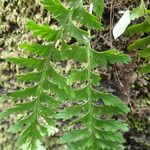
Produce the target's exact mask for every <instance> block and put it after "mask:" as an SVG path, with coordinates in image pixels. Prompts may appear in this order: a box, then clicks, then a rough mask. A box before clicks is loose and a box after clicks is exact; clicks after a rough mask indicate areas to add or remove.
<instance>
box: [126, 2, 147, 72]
mask: <svg viewBox="0 0 150 150" xmlns="http://www.w3.org/2000/svg"><path fill="white" fill-rule="evenodd" d="M134 11H136V14H137V16H138V17H141V16H143V17H145V20H144V21H143V22H142V23H140V24H135V25H131V26H130V27H129V28H127V30H126V35H129V36H132V35H134V34H137V35H139V34H141V33H142V34H143V33H147V35H146V36H145V37H142V38H139V39H137V40H135V41H134V42H133V43H131V44H130V45H129V46H128V50H137V51H138V54H139V57H141V58H145V60H147V61H148V63H147V64H146V65H144V66H140V69H139V71H140V73H143V74H148V73H150V67H149V60H150V59H149V55H150V49H149V45H150V36H149V33H150V15H149V11H148V10H147V9H146V7H145V4H144V2H143V1H141V5H140V6H139V7H138V8H136V9H135V10H134ZM134 18H137V17H135V16H134Z"/></svg>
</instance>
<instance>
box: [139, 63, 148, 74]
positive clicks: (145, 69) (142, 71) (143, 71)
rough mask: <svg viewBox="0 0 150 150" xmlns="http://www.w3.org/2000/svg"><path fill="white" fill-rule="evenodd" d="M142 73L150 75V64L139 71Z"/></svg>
mask: <svg viewBox="0 0 150 150" xmlns="http://www.w3.org/2000/svg"><path fill="white" fill-rule="evenodd" d="M139 72H140V73H143V74H148V73H150V64H146V65H145V66H142V67H141V68H140V70H139Z"/></svg>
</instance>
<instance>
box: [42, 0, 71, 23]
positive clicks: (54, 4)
mask: <svg viewBox="0 0 150 150" xmlns="http://www.w3.org/2000/svg"><path fill="white" fill-rule="evenodd" d="M41 2H42V4H43V5H44V7H45V8H46V9H47V10H48V11H50V12H51V13H52V14H53V16H54V17H55V18H56V19H57V20H58V22H59V24H61V25H64V24H65V23H66V22H67V20H68V17H69V9H67V8H66V7H65V6H64V5H63V4H62V3H61V1H60V0H55V1H54V0H42V1H41Z"/></svg>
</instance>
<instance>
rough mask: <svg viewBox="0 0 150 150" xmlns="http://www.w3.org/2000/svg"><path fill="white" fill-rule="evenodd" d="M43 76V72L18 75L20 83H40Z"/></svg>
mask: <svg viewBox="0 0 150 150" xmlns="http://www.w3.org/2000/svg"><path fill="white" fill-rule="evenodd" d="M41 76H42V73H41V72H31V73H26V74H21V75H17V79H18V81H24V82H39V80H40V79H41Z"/></svg>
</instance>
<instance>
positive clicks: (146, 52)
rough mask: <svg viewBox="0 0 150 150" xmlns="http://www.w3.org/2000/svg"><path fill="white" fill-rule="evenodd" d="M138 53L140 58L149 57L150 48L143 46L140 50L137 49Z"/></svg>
mask: <svg viewBox="0 0 150 150" xmlns="http://www.w3.org/2000/svg"><path fill="white" fill-rule="evenodd" d="M138 53H139V56H140V57H142V58H148V57H150V48H145V49H143V50H141V51H138Z"/></svg>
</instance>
